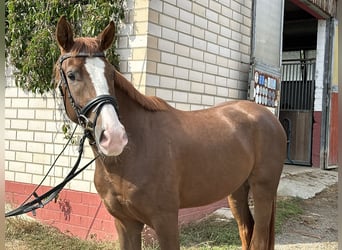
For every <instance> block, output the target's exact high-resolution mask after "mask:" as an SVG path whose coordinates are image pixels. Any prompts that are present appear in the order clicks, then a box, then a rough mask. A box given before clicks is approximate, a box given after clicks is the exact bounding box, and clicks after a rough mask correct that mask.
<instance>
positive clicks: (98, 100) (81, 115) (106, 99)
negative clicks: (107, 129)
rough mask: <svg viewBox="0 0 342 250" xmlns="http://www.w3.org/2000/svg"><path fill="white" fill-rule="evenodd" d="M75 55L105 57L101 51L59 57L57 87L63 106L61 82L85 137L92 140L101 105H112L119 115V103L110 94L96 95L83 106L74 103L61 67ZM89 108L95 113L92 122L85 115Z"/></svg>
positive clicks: (75, 56)
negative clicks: (59, 78)
mask: <svg viewBox="0 0 342 250" xmlns="http://www.w3.org/2000/svg"><path fill="white" fill-rule="evenodd" d="M77 57H81V58H86V57H105V54H104V53H103V52H99V53H93V54H88V53H83V52H80V53H78V54H76V55H74V54H72V53H67V54H64V55H62V56H61V57H60V59H59V73H60V76H61V83H60V84H59V89H60V92H61V95H62V96H63V100H64V108H65V110H66V105H65V101H66V100H65V95H64V93H63V89H62V86H61V84H64V86H65V89H66V90H67V92H68V98H69V101H70V103H71V106H72V108H73V109H74V111H75V113H76V115H77V119H78V122H79V124H80V125H81V126H82V127H83V128H84V130H85V132H87V137H88V138H89V139H91V140H93V136H92V132H93V131H94V129H95V126H96V122H97V118H98V116H99V114H100V112H101V109H102V107H103V106H104V105H106V104H111V105H113V107H114V109H115V112H116V114H117V115H118V117H119V105H118V102H117V100H116V98H115V97H113V96H111V95H100V96H97V97H95V98H94V99H93V100H91V101H89V102H88V103H87V104H86V105H85V106H84V107H81V106H79V105H78V104H77V103H76V101H75V99H74V97H73V95H72V94H71V91H70V87H69V84H68V80H67V77H66V75H65V73H64V71H63V68H62V64H63V62H64V61H65V60H67V59H69V58H77ZM94 84H96V83H94ZM91 110H92V111H93V112H94V113H95V118H94V120H93V122H91V121H90V120H89V118H88V116H87V114H88V113H89V111H91Z"/></svg>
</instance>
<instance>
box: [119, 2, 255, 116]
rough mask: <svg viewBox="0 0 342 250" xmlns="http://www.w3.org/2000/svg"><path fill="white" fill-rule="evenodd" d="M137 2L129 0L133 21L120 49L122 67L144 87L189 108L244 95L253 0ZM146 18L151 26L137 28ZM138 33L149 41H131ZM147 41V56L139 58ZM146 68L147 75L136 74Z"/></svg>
mask: <svg viewBox="0 0 342 250" xmlns="http://www.w3.org/2000/svg"><path fill="white" fill-rule="evenodd" d="M137 2H138V1H134V0H130V1H129V4H128V5H129V6H130V8H132V11H131V12H130V13H132V16H131V18H130V20H131V22H130V23H126V24H124V27H125V28H124V29H123V31H122V32H121V33H120V35H119V38H118V52H119V54H120V55H121V71H122V72H123V73H124V74H125V75H126V77H127V78H128V79H130V80H132V83H133V84H134V85H135V86H138V88H139V90H140V91H142V92H143V93H146V94H155V95H157V96H159V97H161V98H164V99H166V100H167V101H168V102H169V103H170V104H171V105H173V106H175V107H177V108H181V109H186V110H193V109H200V108H205V107H208V106H211V105H214V104H217V103H218V102H222V101H226V100H231V99H245V98H246V91H247V80H248V70H249V59H250V58H249V57H250V31H251V11H252V10H251V6H252V1H251V0H247V1H243V2H242V3H240V2H239V1H234V0H231V1H224V2H219V1H214V0H205V1H199V0H198V1H191V0H174V1H159V0H158V1H157V0H151V1H139V8H140V9H139V11H137V8H138V6H137V4H138V3H137ZM142 13H145V14H146V15H147V17H143V16H141V15H140V14H142ZM142 20H143V23H144V24H147V29H142V30H139V29H138V28H136V27H137V24H140V23H141V22H142ZM127 30H129V34H128V35H127V33H126V32H127ZM137 37H139V38H141V39H142V40H143V39H146V43H145V42H144V41H142V40H141V42H140V43H139V44H137V43H132V42H129V41H131V40H134V41H135V40H136V39H137ZM146 44H147V50H146V54H144V55H145V57H144V60H143V61H142V60H135V59H134V58H135V56H134V55H135V53H137V48H138V47H139V49H140V53H141V50H143V49H144V48H143V46H144V45H146ZM139 70H140V72H139ZM142 72H144V73H146V74H145V75H144V76H145V77H143V78H141V77H140V78H135V79H134V77H132V75H134V74H137V73H142Z"/></svg>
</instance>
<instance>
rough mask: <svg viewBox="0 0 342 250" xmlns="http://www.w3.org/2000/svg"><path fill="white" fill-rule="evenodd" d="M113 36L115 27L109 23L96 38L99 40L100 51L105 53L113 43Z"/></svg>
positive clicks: (112, 23)
mask: <svg viewBox="0 0 342 250" xmlns="http://www.w3.org/2000/svg"><path fill="white" fill-rule="evenodd" d="M114 36H115V26H114V22H113V21H111V22H110V23H109V24H108V25H107V27H106V28H105V29H104V30H103V31H102V32H101V33H100V34H99V35H98V36H97V38H98V39H99V40H100V49H101V50H103V51H105V50H107V49H108V48H109V47H110V46H111V45H112V43H113V41H114Z"/></svg>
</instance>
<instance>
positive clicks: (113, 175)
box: [56, 17, 286, 250]
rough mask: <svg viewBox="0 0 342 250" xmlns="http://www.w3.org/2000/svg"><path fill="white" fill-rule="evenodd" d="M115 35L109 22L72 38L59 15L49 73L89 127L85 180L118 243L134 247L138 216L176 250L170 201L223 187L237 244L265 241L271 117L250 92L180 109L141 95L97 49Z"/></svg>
mask: <svg viewBox="0 0 342 250" xmlns="http://www.w3.org/2000/svg"><path fill="white" fill-rule="evenodd" d="M114 34H115V27H114V23H113V22H111V23H110V24H109V25H108V26H107V27H106V28H105V29H104V30H103V32H102V33H100V34H99V35H98V36H97V37H94V38H88V37H87V38H85V37H79V38H74V35H73V31H72V28H71V26H70V24H69V23H68V22H67V21H66V19H65V17H61V18H60V20H59V22H58V25H57V31H56V37H57V42H58V45H59V47H60V51H61V56H60V59H59V61H58V62H57V64H56V80H57V82H59V86H60V89H61V92H62V95H63V98H64V104H65V109H66V113H67V115H68V116H69V118H70V119H71V120H72V121H74V122H76V123H80V124H81V125H82V126H83V127H84V129H85V130H87V131H88V133H89V141H90V145H91V147H92V150H93V152H94V154H95V155H98V154H100V155H101V156H102V157H98V158H97V160H96V169H95V176H94V182H95V186H96V189H97V192H98V193H99V195H100V197H101V198H102V200H103V203H104V204H105V206H106V208H107V210H108V212H109V213H110V214H111V215H112V216H114V217H115V218H116V219H115V224H116V228H117V231H118V235H119V241H120V246H121V249H125V250H128V249H141V232H142V229H143V227H144V225H145V224H146V225H148V226H150V227H151V228H153V229H154V230H155V232H156V234H157V237H158V241H159V244H160V248H161V249H162V250H175V249H179V248H180V246H179V232H178V210H179V209H180V208H188V207H195V206H201V205H205V204H209V203H212V202H214V201H217V200H220V199H222V198H224V197H227V196H228V200H229V204H230V208H231V210H232V212H233V215H234V217H235V219H236V221H237V223H238V227H239V233H240V238H241V242H242V248H243V249H259V250H260V249H262V250H263V249H273V248H274V214H275V202H276V194H277V187H278V183H279V179H280V175H281V172H282V168H283V161H284V159H285V151H286V136H285V133H284V131H283V128H282V126H281V124H280V123H279V122H278V120H277V119H276V117H275V116H274V115H273V114H272V113H271V112H269V111H268V110H267V109H266V108H264V107H262V106H261V105H258V104H255V103H252V102H249V101H233V102H226V103H223V104H221V105H219V106H215V107H212V108H208V109H205V110H201V111H181V110H177V109H175V108H172V107H171V106H170V105H168V104H167V103H166V102H165V101H164V100H162V99H160V98H157V97H150V96H145V95H143V94H141V93H140V92H138V91H137V90H136V89H135V88H134V87H133V85H132V84H131V83H130V82H129V81H128V80H126V79H125V77H123V76H122V75H121V74H120V73H119V72H117V71H116V70H115V68H114V67H113V66H112V65H111V64H110V63H109V62H108V61H107V59H106V58H105V55H104V52H105V50H106V49H108V48H109V47H110V46H111V44H112V42H113V39H114ZM250 190H251V193H252V196H253V199H254V214H253V216H252V214H251V212H250V209H249V205H248V197H249V191H250Z"/></svg>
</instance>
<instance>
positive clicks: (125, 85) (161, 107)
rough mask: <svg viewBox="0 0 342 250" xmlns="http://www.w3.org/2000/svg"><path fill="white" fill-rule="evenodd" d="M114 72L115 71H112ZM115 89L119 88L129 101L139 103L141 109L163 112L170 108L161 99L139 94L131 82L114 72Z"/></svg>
mask: <svg viewBox="0 0 342 250" xmlns="http://www.w3.org/2000/svg"><path fill="white" fill-rule="evenodd" d="M114 70H115V69H114ZM114 82H115V83H114V84H115V87H118V88H120V89H121V90H122V91H123V92H124V93H126V94H127V95H128V96H129V97H130V98H131V99H133V100H135V101H136V102H137V103H139V104H140V105H141V106H142V107H143V108H145V109H146V110H149V111H165V110H169V109H170V108H171V106H170V105H169V104H167V102H166V101H164V100H163V99H161V98H159V97H156V96H146V95H143V94H141V93H140V92H139V91H138V90H137V89H136V88H135V87H134V86H133V84H132V83H131V82H129V81H128V80H127V79H126V78H125V77H124V76H123V75H122V74H121V73H119V72H118V71H115V77H114Z"/></svg>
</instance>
